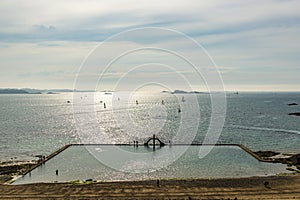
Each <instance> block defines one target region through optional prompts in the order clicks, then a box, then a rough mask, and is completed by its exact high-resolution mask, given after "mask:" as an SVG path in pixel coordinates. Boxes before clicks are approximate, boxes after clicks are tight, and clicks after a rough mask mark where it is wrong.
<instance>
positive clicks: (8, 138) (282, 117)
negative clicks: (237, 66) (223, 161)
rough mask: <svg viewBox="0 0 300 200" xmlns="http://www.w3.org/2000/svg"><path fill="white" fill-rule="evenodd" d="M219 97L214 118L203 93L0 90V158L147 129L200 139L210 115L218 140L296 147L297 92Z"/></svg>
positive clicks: (299, 144)
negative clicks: (218, 113)
mask: <svg viewBox="0 0 300 200" xmlns="http://www.w3.org/2000/svg"><path fill="white" fill-rule="evenodd" d="M225 97H226V98H225V100H226V102H225V109H226V110H225V111H226V112H225V113H222V116H221V117H222V119H219V118H213V117H212V100H211V95H210V94H208V93H199V94H170V93H161V92H157V93H155V92H152V93H149V92H148V93H146V92H141V93H135V94H130V93H126V92H94V93H92V92H86V93H60V94H1V95H0V108H1V112H0V161H1V162H5V161H12V160H13V161H29V160H34V159H37V157H36V156H37V155H49V154H51V153H52V152H54V151H56V150H57V149H59V148H61V147H63V146H64V145H66V144H71V143H89V144H93V143H97V144H103V143H116V144H133V142H134V141H138V142H139V144H143V143H144V142H145V141H146V140H147V138H149V137H152V136H153V135H154V134H155V135H156V137H158V138H159V139H160V140H162V141H164V142H165V143H179V144H180V143H184V144H188V143H197V144H201V143H202V142H204V141H205V138H206V137H207V135H208V134H209V132H208V130H209V129H210V126H212V125H214V124H216V123H212V120H219V121H218V122H219V124H221V125H222V126H221V127H220V128H221V129H220V134H216V135H215V136H217V138H215V139H216V140H215V142H217V143H219V144H243V145H245V146H246V147H248V148H249V149H251V150H253V151H259V150H270V151H278V152H281V153H300V117H298V116H293V115H288V114H289V113H292V112H300V105H292V106H291V105H288V104H291V103H297V104H300V93H297V92H240V93H233V92H227V93H226V95H225ZM215 106H216V105H215ZM217 106H218V105H217ZM223 120H224V124H223V122H222V121H223ZM214 122H216V121H214ZM213 130H214V129H213ZM185 137H186V138H187V139H186V138H185Z"/></svg>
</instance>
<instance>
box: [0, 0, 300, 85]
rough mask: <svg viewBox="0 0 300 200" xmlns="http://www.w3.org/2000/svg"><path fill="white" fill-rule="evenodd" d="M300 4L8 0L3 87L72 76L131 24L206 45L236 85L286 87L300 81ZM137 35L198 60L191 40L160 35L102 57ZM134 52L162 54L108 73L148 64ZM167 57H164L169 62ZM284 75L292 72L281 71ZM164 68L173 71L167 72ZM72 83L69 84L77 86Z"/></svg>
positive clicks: (2, 39) (3, 17)
mask: <svg viewBox="0 0 300 200" xmlns="http://www.w3.org/2000/svg"><path fill="white" fill-rule="evenodd" d="M299 7H300V2H299V1H281V0H265V1H258V0H251V1H250V0H245V1H240V0H228V1H221V0H211V1H197V0H188V1H183V0H174V1H172V3H170V2H167V1H159V0H153V1H137V0H128V1H118V0H112V1H96V0H88V1H79V0H74V1H66V0H62V1H50V0H46V1H43V3H40V2H38V1H35V0H28V1H17V0H2V1H1V3H0V26H1V30H0V59H1V64H0V69H1V76H0V78H1V79H2V82H1V84H4V85H6V86H10V85H13V84H15V85H20V84H22V82H21V80H18V78H25V77H26V75H27V77H31V78H32V79H34V78H33V77H35V78H37V77H40V80H42V77H45V76H46V75H47V77H49V78H50V77H54V76H55V74H56V73H57V72H61V73H62V74H65V75H66V76H67V74H70V73H71V72H72V73H73V72H74V71H76V70H77V69H78V67H79V66H80V63H81V62H82V60H83V59H84V58H85V56H87V55H88V53H89V52H90V51H91V50H92V49H93V47H95V45H96V44H97V43H98V42H101V41H104V40H105V39H107V38H108V37H110V36H112V35H114V34H117V33H119V32H121V31H124V30H128V29H130V28H141V27H145V26H155V27H163V28H170V29H174V30H178V31H181V32H183V33H185V34H187V35H188V36H190V37H192V38H193V39H195V40H196V41H198V42H199V43H200V44H202V45H203V47H204V48H205V49H206V50H207V51H208V52H209V54H210V55H211V56H212V58H213V60H214V61H215V62H216V64H217V65H218V66H222V67H220V68H219V70H220V72H221V73H222V75H223V76H224V80H225V82H227V83H228V84H236V85H239V84H242V83H245V82H247V84H254V83H255V84H256V85H257V84H259V83H261V84H269V85H271V83H274V84H275V81H274V80H278V82H280V83H282V84H281V85H288V83H290V84H291V85H300V81H299V80H298V79H297V78H296V77H297V76H298V77H299V76H300V70H299V56H298V55H299V52H300V47H299V45H298V43H299V34H300V13H299V11H298V8H299ZM133 39H134V42H135V43H137V44H139V45H152V44H153V45H164V46H166V47H169V48H170V49H178V50H179V49H180V50H181V51H182V52H184V53H186V54H188V55H191V57H197V49H196V48H195V47H194V46H192V45H189V43H187V42H186V41H185V40H182V39H179V38H178V37H176V36H174V35H169V34H161V33H159V32H148V33H146V34H145V35H142V36H141V35H134V36H132V37H131V38H121V40H119V41H115V42H116V43H115V44H109V45H111V49H110V51H109V52H104V53H103V55H101V56H105V55H107V54H109V53H113V52H114V51H115V49H118V48H123V47H122V45H125V46H126V45H133V46H134V45H135V44H133V42H132V41H133ZM117 42H119V45H118V43H117ZM101 56H100V58H99V60H101ZM134 56H140V57H139V58H141V59H142V60H143V61H144V62H154V61H156V60H155V56H157V55H151V54H144V55H141V54H133V55H132V57H130V56H129V57H130V59H127V60H124V61H123V63H119V65H118V67H117V68H116V71H115V72H110V74H109V73H108V74H107V76H109V77H110V78H114V77H117V76H121V75H122V73H124V70H125V69H128V68H130V67H132V66H134V65H135V64H139V63H141V62H140V61H139V60H138V59H135V58H134ZM160 56H161V57H158V58H159V59H162V57H163V61H167V60H168V59H169V57H168V56H166V55H163V56H162V55H160ZM198 57H199V58H198V60H201V59H202V57H201V56H199V55H198ZM172 62H173V64H172V63H171V62H170V63H169V64H170V65H174V66H176V67H177V70H178V71H180V72H184V73H187V72H188V71H190V70H189V69H187V68H188V67H187V66H186V65H184V64H182V65H181V63H180V62H175V61H174V60H173V61H172ZM179 63H180V64H179ZM98 64H99V63H98ZM207 66H209V65H207ZM287 69H288V70H287ZM122 70H123V71H122ZM283 72H284V76H280V74H281V73H283ZM26 73H27V74H26ZM86 73H87V74H90V73H89V72H86ZM160 73H161V74H164V73H165V75H166V76H167V74H168V72H165V71H163V70H161V71H160ZM4 74H5V75H4ZM18 75H21V76H18ZM22 75H23V76H22ZM143 75H145V76H146V75H147V73H144V74H143ZM262 75H263V76H262ZM243 77H246V78H244V79H243ZM248 77H249V79H248ZM263 77H264V78H265V80H264V79H263ZM50 79H51V78H50ZM28 80H29V79H28ZM51 81H52V82H51ZM53 81H54V79H51V80H48V82H47V84H46V83H45V87H46V85H47V86H48V85H51V84H54V82H53ZM68 81H69V83H67V82H65V83H63V84H66V85H72V84H71V81H70V80H68ZM45 82H46V80H45ZM276 82H277V81H276ZM32 84H33V83H32Z"/></svg>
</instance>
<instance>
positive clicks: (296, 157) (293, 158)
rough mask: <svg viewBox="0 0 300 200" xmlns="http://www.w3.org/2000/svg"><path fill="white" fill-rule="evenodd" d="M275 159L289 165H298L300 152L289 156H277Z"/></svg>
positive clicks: (299, 163)
mask: <svg viewBox="0 0 300 200" xmlns="http://www.w3.org/2000/svg"><path fill="white" fill-rule="evenodd" d="M276 161H278V162H280V163H283V164H289V165H300V154H295V155H292V156H291V157H289V158H278V159H276Z"/></svg>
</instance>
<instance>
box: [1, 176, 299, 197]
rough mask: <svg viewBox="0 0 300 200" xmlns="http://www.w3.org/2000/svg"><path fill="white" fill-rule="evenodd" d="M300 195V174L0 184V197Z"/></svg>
mask: <svg viewBox="0 0 300 200" xmlns="http://www.w3.org/2000/svg"><path fill="white" fill-rule="evenodd" d="M266 183H268V184H266ZM189 198H190V199H300V176H299V175H289V176H272V177H251V178H236V179H210V180H209V179H196V180H160V181H159V186H158V185H157V181H156V180H153V181H134V182H101V183H91V184H74V183H73V184H72V183H39V184H26V185H0V199H189Z"/></svg>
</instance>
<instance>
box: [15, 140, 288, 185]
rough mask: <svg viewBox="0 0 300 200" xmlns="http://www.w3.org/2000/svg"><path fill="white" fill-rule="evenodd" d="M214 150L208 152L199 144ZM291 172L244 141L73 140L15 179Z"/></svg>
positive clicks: (120, 178) (118, 178)
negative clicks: (153, 143) (147, 143)
mask: <svg viewBox="0 0 300 200" xmlns="http://www.w3.org/2000/svg"><path fill="white" fill-rule="evenodd" d="M200 148H203V149H202V150H204V151H205V150H209V149H210V148H212V150H211V151H210V152H209V153H208V154H207V155H206V156H205V157H203V158H200V157H199V149H200ZM285 172H288V171H287V170H286V165H283V164H279V163H266V162H261V161H258V160H257V159H256V158H254V157H253V156H251V155H250V154H249V153H247V152H246V151H244V150H243V149H242V148H240V147H239V146H235V145H232V146H229V145H226V146H214V147H211V146H197V145H195V146H184V145H181V146H176V145H174V146H164V147H162V148H157V149H156V150H155V151H153V149H152V148H147V147H144V146H139V147H133V146H129V145H123V146H117V145H71V146H70V147H68V148H66V149H65V150H64V151H62V152H61V153H59V154H58V155H56V156H54V157H52V158H51V159H49V160H47V161H46V162H45V163H44V164H41V165H39V166H38V167H36V168H35V169H33V170H32V171H31V172H28V173H27V174H25V175H24V176H22V177H20V178H18V179H16V180H15V181H14V182H13V183H12V184H27V183H39V182H46V183H50V182H68V181H74V180H87V179H93V180H99V181H128V180H130V181H133V180H147V179H183V178H185V179H186V178H187V179H189V178H229V177H233V178H234V177H236V178H238V177H250V176H267V175H275V174H278V173H285Z"/></svg>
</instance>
